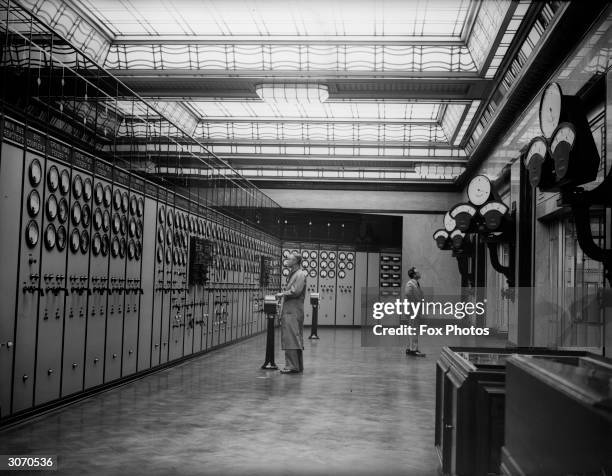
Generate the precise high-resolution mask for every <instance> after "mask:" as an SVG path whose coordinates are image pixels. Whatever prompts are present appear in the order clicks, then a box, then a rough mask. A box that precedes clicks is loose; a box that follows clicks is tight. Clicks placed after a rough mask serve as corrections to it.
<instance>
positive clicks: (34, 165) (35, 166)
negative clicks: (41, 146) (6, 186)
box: [28, 159, 42, 187]
mask: <svg viewBox="0 0 612 476" xmlns="http://www.w3.org/2000/svg"><path fill="white" fill-rule="evenodd" d="M28 177H29V179H30V185H32V187H36V186H38V184H40V181H41V180H42V166H41V165H40V161H39V160H38V159H34V160H32V162H31V163H30V168H29V169H28Z"/></svg>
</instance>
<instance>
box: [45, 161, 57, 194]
mask: <svg viewBox="0 0 612 476" xmlns="http://www.w3.org/2000/svg"><path fill="white" fill-rule="evenodd" d="M58 186H59V171H58V170H57V167H56V166H55V165H52V166H51V167H49V171H48V172H47V188H48V189H49V191H51V192H55V191H56V190H57V187H58Z"/></svg>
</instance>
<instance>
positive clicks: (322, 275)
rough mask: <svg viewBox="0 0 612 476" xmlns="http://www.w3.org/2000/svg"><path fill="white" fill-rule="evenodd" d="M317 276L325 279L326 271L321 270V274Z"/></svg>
mask: <svg viewBox="0 0 612 476" xmlns="http://www.w3.org/2000/svg"><path fill="white" fill-rule="evenodd" d="M319 276H321V277H322V278H327V271H326V270H324V269H322V270H321V272H320V273H319Z"/></svg>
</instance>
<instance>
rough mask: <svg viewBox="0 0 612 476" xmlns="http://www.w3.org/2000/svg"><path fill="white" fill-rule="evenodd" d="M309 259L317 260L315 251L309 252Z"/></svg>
mask: <svg viewBox="0 0 612 476" xmlns="http://www.w3.org/2000/svg"><path fill="white" fill-rule="evenodd" d="M310 258H311V259H316V258H317V252H316V251H311V252H310Z"/></svg>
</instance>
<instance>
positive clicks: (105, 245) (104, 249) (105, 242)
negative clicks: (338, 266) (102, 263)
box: [101, 235, 110, 256]
mask: <svg viewBox="0 0 612 476" xmlns="http://www.w3.org/2000/svg"><path fill="white" fill-rule="evenodd" d="M109 248H110V242H109V239H108V235H104V236H102V249H101V252H102V256H108V250H109Z"/></svg>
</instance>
